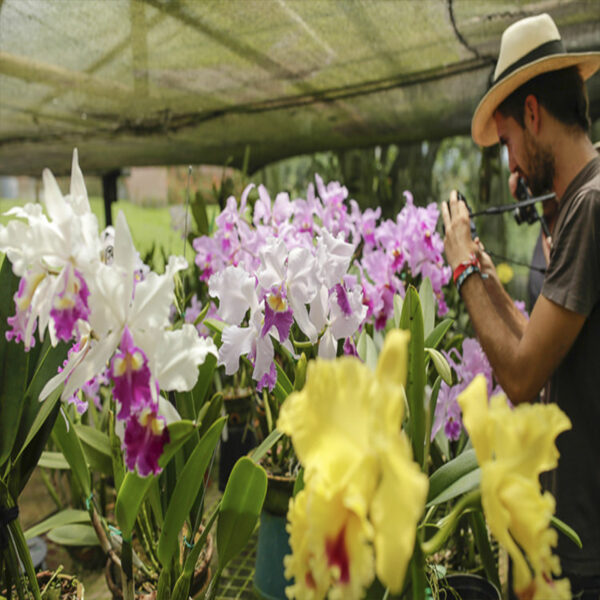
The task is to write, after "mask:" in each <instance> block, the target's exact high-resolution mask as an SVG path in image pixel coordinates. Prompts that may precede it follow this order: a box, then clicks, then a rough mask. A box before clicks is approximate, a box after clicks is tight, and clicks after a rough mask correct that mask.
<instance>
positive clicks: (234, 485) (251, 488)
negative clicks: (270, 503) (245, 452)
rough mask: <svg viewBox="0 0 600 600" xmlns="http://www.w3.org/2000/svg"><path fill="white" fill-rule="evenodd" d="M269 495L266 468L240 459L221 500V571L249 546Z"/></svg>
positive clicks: (219, 540)
mask: <svg viewBox="0 0 600 600" xmlns="http://www.w3.org/2000/svg"><path fill="white" fill-rule="evenodd" d="M266 494H267V474H266V473H265V470H264V469H263V468H262V467H261V466H259V465H257V464H255V463H254V462H252V460H251V459H250V458H248V457H246V456H244V457H242V458H240V459H239V460H238V461H237V462H236V463H235V465H234V467H233V470H232V471H231V475H230V476H229V480H228V481H227V486H226V487H225V492H224V493H223V499H222V500H221V510H220V513H219V520H218V522H217V551H218V556H219V564H218V567H217V573H221V572H222V570H223V569H224V567H225V566H226V565H227V564H228V563H229V561H230V560H231V559H232V558H234V557H235V556H237V555H238V554H239V553H240V552H241V551H242V550H243V549H244V548H245V547H246V544H247V543H248V540H249V539H250V536H251V535H252V533H253V531H254V529H255V527H256V523H257V521H258V517H259V515H260V511H261V509H262V506H263V503H264V500H265V496H266Z"/></svg>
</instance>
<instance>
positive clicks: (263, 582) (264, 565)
mask: <svg viewBox="0 0 600 600" xmlns="http://www.w3.org/2000/svg"><path fill="white" fill-rule="evenodd" d="M267 478H268V479H267V481H268V483H267V495H266V498H265V503H264V505H263V510H262V512H261V514H260V526H259V529H258V543H257V547H256V562H255V568H254V581H253V587H254V593H255V595H256V596H257V597H258V598H261V599H263V600H286V595H285V588H286V587H287V586H289V585H291V584H292V581H291V580H289V579H286V578H285V576H284V574H283V573H284V567H283V557H284V556H286V555H287V554H291V549H290V543H289V534H288V532H287V531H286V530H285V526H286V518H287V509H288V504H289V500H290V498H291V497H292V494H293V492H294V481H295V479H294V478H293V477H284V476H277V475H271V474H269V473H267Z"/></svg>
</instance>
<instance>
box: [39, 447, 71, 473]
mask: <svg viewBox="0 0 600 600" xmlns="http://www.w3.org/2000/svg"><path fill="white" fill-rule="evenodd" d="M38 465H39V466H40V467H44V468H46V469H63V470H65V471H67V470H70V469H71V465H70V464H69V463H68V462H67V459H66V458H65V457H64V454H63V453H62V452H50V451H49V450H44V451H43V452H42V456H40V460H39V462H38Z"/></svg>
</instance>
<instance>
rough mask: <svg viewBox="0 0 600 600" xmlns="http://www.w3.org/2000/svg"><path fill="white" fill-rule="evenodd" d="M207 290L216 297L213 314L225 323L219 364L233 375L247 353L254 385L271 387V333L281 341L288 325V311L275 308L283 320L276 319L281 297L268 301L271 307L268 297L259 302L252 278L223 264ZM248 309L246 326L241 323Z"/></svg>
mask: <svg viewBox="0 0 600 600" xmlns="http://www.w3.org/2000/svg"><path fill="white" fill-rule="evenodd" d="M209 293H210V295H211V296H213V297H216V298H218V299H219V308H218V309H217V314H218V315H219V317H220V318H221V319H223V320H224V321H225V322H226V323H227V324H228V326H227V327H225V329H224V330H223V334H222V337H221V339H222V342H223V343H222V345H221V348H220V350H219V364H221V365H224V366H225V373H226V374H227V375H233V374H234V373H235V372H236V371H237V370H238V368H239V360H240V357H241V356H247V357H248V360H250V362H251V363H252V364H253V366H254V370H253V373H252V377H253V378H254V379H255V380H256V381H257V382H258V388H259V389H262V388H263V387H264V386H268V387H269V389H272V388H273V386H274V385H275V379H276V370H275V364H274V362H273V361H274V356H275V351H274V348H273V341H272V340H271V336H274V337H275V338H276V339H277V340H278V341H280V342H283V341H284V339H285V337H287V335H288V333H289V329H290V326H291V314H290V313H289V311H279V312H281V313H283V320H282V319H280V318H278V315H277V312H278V309H279V308H280V307H281V303H282V301H281V298H278V299H277V300H276V302H272V305H273V307H274V308H271V303H269V299H267V300H266V301H265V300H261V301H259V299H258V295H257V291H256V280H255V278H254V277H252V276H250V275H249V274H248V273H247V272H246V271H245V270H244V269H242V268H241V267H227V269H225V270H224V271H223V272H222V273H217V274H215V275H213V276H212V277H211V278H210V280H209ZM248 312H249V317H248V325H247V326H241V323H242V321H243V320H244V318H245V316H246V314H247V313H248ZM286 312H287V313H288V314H287V315H286V314H285V313H286Z"/></svg>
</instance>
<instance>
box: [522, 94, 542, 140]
mask: <svg viewBox="0 0 600 600" xmlns="http://www.w3.org/2000/svg"><path fill="white" fill-rule="evenodd" d="M523 108H524V111H523V112H524V114H523V118H524V122H525V128H526V129H529V131H531V132H532V133H535V134H537V133H539V132H540V125H541V113H540V104H539V102H538V99H537V98H536V97H535V96H534V95H533V94H529V96H527V98H525V105H524V107H523Z"/></svg>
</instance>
